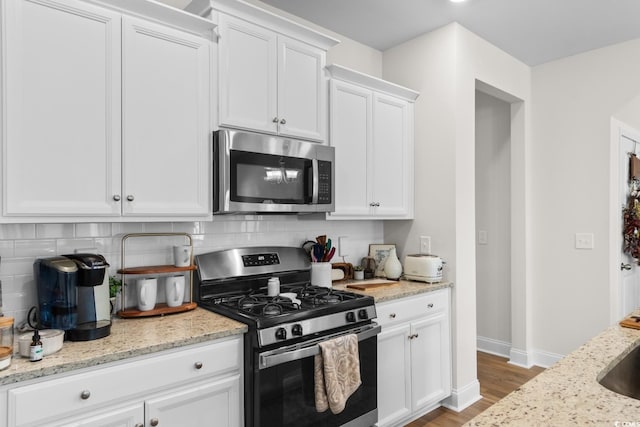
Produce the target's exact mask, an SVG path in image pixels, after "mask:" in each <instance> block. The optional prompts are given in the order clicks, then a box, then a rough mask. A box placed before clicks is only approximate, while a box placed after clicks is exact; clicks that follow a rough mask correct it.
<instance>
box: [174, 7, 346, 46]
mask: <svg viewBox="0 0 640 427" xmlns="http://www.w3.org/2000/svg"><path fill="white" fill-rule="evenodd" d="M185 10H186V11H187V12H191V13H194V14H197V15H200V16H207V15H208V14H209V13H210V12H222V13H225V14H227V15H232V16H235V17H237V18H241V19H245V20H247V21H249V22H251V23H253V24H257V25H261V26H264V27H265V28H268V29H270V30H273V31H277V32H280V33H282V34H284V35H287V36H289V37H294V38H297V39H299V40H301V41H304V42H306V43H309V44H311V45H313V46H316V47H319V48H322V49H324V50H327V49H329V48H330V47H332V46H335V45H337V44H338V43H340V40H338V39H336V38H334V37H331V36H330V35H328V34H324V33H321V32H320V31H317V30H314V29H312V28H309V27H306V26H304V25H302V24H299V23H297V22H295V21H292V20H291V19H288V18H285V17H283V16H280V15H277V14H275V13H273V12H270V11H268V10H265V9H262V8H259V7H257V6H254V5H252V4H250V3H247V2H244V1H242V0H193V1H192V2H191V3H189V5H188V6H187V7H186V8H185ZM214 20H215V17H214Z"/></svg>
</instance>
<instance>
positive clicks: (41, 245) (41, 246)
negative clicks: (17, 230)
mask: <svg viewBox="0 0 640 427" xmlns="http://www.w3.org/2000/svg"><path fill="white" fill-rule="evenodd" d="M55 255H56V241H55V240H53V239H43V240H16V241H15V256H16V257H35V258H39V257H51V256H55Z"/></svg>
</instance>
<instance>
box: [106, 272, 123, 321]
mask: <svg viewBox="0 0 640 427" xmlns="http://www.w3.org/2000/svg"><path fill="white" fill-rule="evenodd" d="M121 291H122V280H120V279H118V278H117V277H116V276H109V302H110V303H111V312H112V313H115V312H116V311H117V310H116V308H117V307H118V296H119V294H120V292H121Z"/></svg>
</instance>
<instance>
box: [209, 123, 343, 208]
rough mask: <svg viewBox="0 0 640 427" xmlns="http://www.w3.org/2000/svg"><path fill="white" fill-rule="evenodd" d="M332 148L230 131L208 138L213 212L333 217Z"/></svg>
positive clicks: (221, 131) (222, 131)
mask: <svg viewBox="0 0 640 427" xmlns="http://www.w3.org/2000/svg"><path fill="white" fill-rule="evenodd" d="M334 160H335V153H334V148H333V147H328V146H326V145H321V144H317V143H312V142H306V141H299V140H295V139H287V138H280V137H276V136H269V135H262V134H257V133H250V132H240V131H235V130H227V129H223V130H219V131H216V132H214V134H213V180H214V181H213V187H214V193H213V201H214V203H213V204H214V208H213V212H214V213H216V214H221V213H234V212H273V213H277V212H285V213H298V212H332V211H333V210H334V206H335V205H334V189H333V183H334V173H335V172H334Z"/></svg>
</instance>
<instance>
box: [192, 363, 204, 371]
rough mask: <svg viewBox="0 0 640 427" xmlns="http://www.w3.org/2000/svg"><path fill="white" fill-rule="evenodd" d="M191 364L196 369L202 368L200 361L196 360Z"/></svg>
mask: <svg viewBox="0 0 640 427" xmlns="http://www.w3.org/2000/svg"><path fill="white" fill-rule="evenodd" d="M193 366H195V367H196V369H202V362H196V363H194V364H193Z"/></svg>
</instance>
